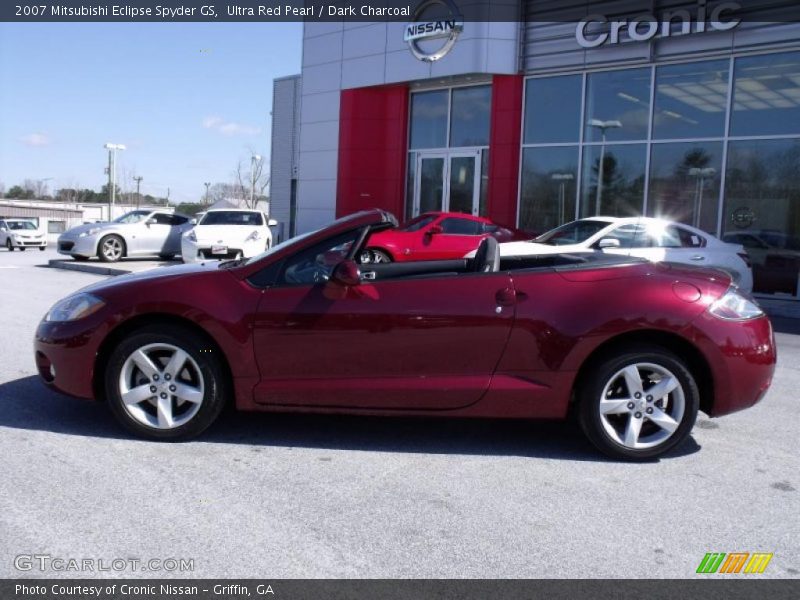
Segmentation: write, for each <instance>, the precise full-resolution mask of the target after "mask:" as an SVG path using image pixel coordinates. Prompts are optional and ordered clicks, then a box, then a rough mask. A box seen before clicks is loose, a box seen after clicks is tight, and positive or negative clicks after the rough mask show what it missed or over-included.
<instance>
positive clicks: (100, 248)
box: [97, 234, 126, 262]
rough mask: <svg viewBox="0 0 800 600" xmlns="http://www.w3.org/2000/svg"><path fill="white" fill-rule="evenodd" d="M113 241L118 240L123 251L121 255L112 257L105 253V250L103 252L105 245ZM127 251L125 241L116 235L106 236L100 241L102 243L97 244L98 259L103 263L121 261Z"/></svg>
mask: <svg viewBox="0 0 800 600" xmlns="http://www.w3.org/2000/svg"><path fill="white" fill-rule="evenodd" d="M113 240H116V241H117V242H118V243H119V245H120V248H121V251H120V253H119V255H112V254H110V253H106V252H104V250H103V248H104V245H105V244H106V243H107V242H111V241H113ZM125 251H126V248H125V240H123V239H122V238H121V237H120V236H118V235H115V234H111V235H106V236H104V237H103V238H102V239H101V240H100V243H99V244H97V258H99V259H100V260H101V261H103V262H117V261H118V260H119V259H121V258H122V257H123V256H125Z"/></svg>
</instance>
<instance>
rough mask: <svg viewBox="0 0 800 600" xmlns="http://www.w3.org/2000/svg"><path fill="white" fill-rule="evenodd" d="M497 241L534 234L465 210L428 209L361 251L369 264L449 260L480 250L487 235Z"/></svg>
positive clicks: (378, 235) (519, 239) (375, 238)
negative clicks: (469, 213) (479, 246)
mask: <svg viewBox="0 0 800 600" xmlns="http://www.w3.org/2000/svg"><path fill="white" fill-rule="evenodd" d="M489 236H491V237H493V238H495V239H496V240H497V241H498V242H523V241H526V240H530V239H531V238H533V237H534V236H532V235H530V234H528V233H525V232H524V231H520V230H519V229H514V228H513V227H506V226H504V225H498V224H497V223H494V222H493V221H491V220H489V219H487V218H486V217H474V216H472V215H466V214H464V213H452V212H427V213H423V214H421V215H420V216H418V217H417V218H415V219H411V220H410V221H409V222H408V223H404V224H403V225H402V226H401V227H394V228H392V229H389V230H387V231H382V232H380V233H376V234H375V235H373V236H370V238H369V244H368V245H367V246H366V247H365V248H364V249H363V250H362V251H361V254H360V261H359V262H361V263H362V264H367V263H388V262H408V261H417V260H448V259H451V258H462V257H464V256H466V255H467V254H469V253H470V252H472V251H473V250H475V249H477V247H478V244H480V243H481V240H483V238H485V237H489Z"/></svg>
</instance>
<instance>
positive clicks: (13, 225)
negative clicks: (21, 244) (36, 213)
mask: <svg viewBox="0 0 800 600" xmlns="http://www.w3.org/2000/svg"><path fill="white" fill-rule="evenodd" d="M8 228H9V229H11V230H16V231H19V230H21V229H25V230H30V231H36V225H34V224H33V223H31V222H30V221H8Z"/></svg>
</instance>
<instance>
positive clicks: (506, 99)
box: [487, 75, 524, 226]
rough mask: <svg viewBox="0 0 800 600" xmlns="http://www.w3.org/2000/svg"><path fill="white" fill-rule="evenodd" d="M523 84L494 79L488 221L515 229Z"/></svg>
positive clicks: (499, 77)
mask: <svg viewBox="0 0 800 600" xmlns="http://www.w3.org/2000/svg"><path fill="white" fill-rule="evenodd" d="M523 83H524V80H523V77H522V75H495V76H494V77H493V78H492V109H491V110H492V113H491V129H490V131H491V133H490V135H489V193H488V198H487V204H488V213H489V214H488V217H489V218H490V219H492V220H493V221H495V222H497V223H501V224H503V225H512V226H515V225H516V224H517V200H518V184H519V153H520V142H521V138H520V135H521V131H522V87H523Z"/></svg>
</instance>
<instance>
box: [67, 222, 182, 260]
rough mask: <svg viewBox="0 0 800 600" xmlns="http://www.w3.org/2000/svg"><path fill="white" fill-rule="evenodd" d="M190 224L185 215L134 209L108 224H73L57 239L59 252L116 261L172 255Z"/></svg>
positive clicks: (177, 248) (179, 248)
mask: <svg viewBox="0 0 800 600" xmlns="http://www.w3.org/2000/svg"><path fill="white" fill-rule="evenodd" d="M193 226H194V221H193V219H191V218H190V217H187V216H186V215H181V214H177V213H170V212H166V211H159V210H134V211H131V212H129V213H127V214H124V215H122V216H121V217H119V218H117V219H114V220H113V221H111V222H110V223H88V224H84V225H79V226H78V227H73V228H72V229H70V230H69V231H67V232H65V233H63V234H61V236H60V237H59V238H58V252H59V254H66V255H67V256H71V257H72V258H74V259H75V260H87V259H89V258H90V257H92V256H97V257H98V258H99V259H100V260H102V261H103V262H116V261H118V260H119V259H121V258H123V257H126V256H160V257H161V258H164V259H167V258H172V257H173V256H175V255H176V254H179V253H180V251H181V236H182V235H183V233H184V232H186V231H189V230H190V229H191V228H192V227H193Z"/></svg>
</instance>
